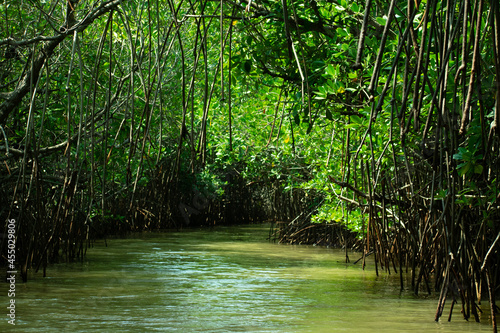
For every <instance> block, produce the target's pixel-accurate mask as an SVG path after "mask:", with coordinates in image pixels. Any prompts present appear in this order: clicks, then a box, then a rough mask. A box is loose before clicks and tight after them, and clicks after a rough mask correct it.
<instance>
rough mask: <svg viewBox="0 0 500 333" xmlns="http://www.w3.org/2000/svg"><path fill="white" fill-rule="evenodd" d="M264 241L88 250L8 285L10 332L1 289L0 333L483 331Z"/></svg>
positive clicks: (186, 241)
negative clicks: (12, 289) (11, 289)
mask: <svg viewBox="0 0 500 333" xmlns="http://www.w3.org/2000/svg"><path fill="white" fill-rule="evenodd" d="M266 236H267V228H266V227H262V226H247V227H227V228H226V227H225V228H217V229H215V230H213V231H211V232H207V230H202V231H189V232H175V233H146V234H140V235H135V236H133V238H129V239H114V240H108V245H109V246H108V247H105V246H104V244H103V243H102V242H100V243H99V244H98V245H97V246H96V247H95V248H93V249H91V250H89V252H88V254H87V258H86V262H85V263H83V264H82V263H77V264H71V265H57V266H55V267H50V269H48V275H49V277H47V278H42V277H41V275H36V276H34V277H32V279H31V281H30V282H29V283H27V284H21V283H18V284H17V293H16V298H15V299H16V319H17V320H16V326H15V327H16V330H12V328H13V327H12V326H10V325H8V324H7V317H6V306H7V305H8V298H7V297H6V295H7V285H6V284H4V283H3V284H1V290H0V292H1V296H0V300H2V304H4V306H2V308H3V309H4V310H3V313H4V314H5V315H2V316H3V317H4V320H2V321H1V322H0V331H1V332H9V331H17V332H154V331H164V332H183V333H184V332H290V333H293V332H469V331H470V332H490V331H491V326H490V325H489V323H488V316H487V315H486V314H484V315H483V317H484V318H483V321H484V323H481V324H477V323H475V322H465V321H464V320H463V319H462V318H461V316H460V313H459V309H458V307H457V308H456V309H455V313H454V320H452V321H451V323H449V322H447V321H446V319H445V320H443V321H442V322H439V323H436V322H434V321H433V318H434V313H435V310H436V300H435V298H425V297H415V296H414V295H413V294H412V293H411V292H404V293H399V291H398V289H399V285H398V283H399V282H398V277H397V276H395V275H390V276H387V275H386V274H383V275H381V276H380V277H378V278H377V277H376V276H375V272H374V271H373V270H372V269H367V270H365V271H363V270H361V267H360V266H359V265H353V264H345V263H343V260H344V258H343V253H341V252H340V251H337V250H331V249H326V248H319V247H312V246H286V245H278V244H272V243H269V242H267V241H266V240H265V238H266ZM351 256H352V258H353V259H357V258H358V257H359V255H358V254H352V255H351ZM483 308H484V309H486V308H487V305H483ZM448 311H449V304H447V308H446V314H445V317H447V316H448Z"/></svg>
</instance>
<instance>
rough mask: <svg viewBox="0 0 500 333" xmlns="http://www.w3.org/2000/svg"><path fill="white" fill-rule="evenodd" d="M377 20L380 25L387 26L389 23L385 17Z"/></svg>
mask: <svg viewBox="0 0 500 333" xmlns="http://www.w3.org/2000/svg"><path fill="white" fill-rule="evenodd" d="M376 20H377V23H378V24H380V25H385V24H386V23H387V18H385V17H377V18H376Z"/></svg>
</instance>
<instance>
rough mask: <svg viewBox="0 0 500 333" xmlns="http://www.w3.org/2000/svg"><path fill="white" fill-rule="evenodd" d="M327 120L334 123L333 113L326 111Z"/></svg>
mask: <svg viewBox="0 0 500 333" xmlns="http://www.w3.org/2000/svg"><path fill="white" fill-rule="evenodd" d="M326 119H328V120H330V121H332V120H333V116H332V113H331V112H330V110H326Z"/></svg>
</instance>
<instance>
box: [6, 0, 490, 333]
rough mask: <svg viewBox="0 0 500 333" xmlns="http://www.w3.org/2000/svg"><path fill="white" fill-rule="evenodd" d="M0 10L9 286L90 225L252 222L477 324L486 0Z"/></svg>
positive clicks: (486, 110)
mask: <svg viewBox="0 0 500 333" xmlns="http://www.w3.org/2000/svg"><path fill="white" fill-rule="evenodd" d="M0 17H1V19H0V221H1V223H0V232H1V233H2V237H1V239H0V247H1V253H2V256H1V262H0V266H2V273H5V272H6V273H5V276H6V281H7V283H9V279H10V278H11V277H12V276H14V272H15V273H16V274H17V283H18V285H17V286H18V289H19V286H20V284H21V283H22V282H26V281H28V279H29V277H30V276H31V275H30V274H34V273H36V272H41V273H40V274H43V276H45V275H49V273H50V270H51V269H52V267H53V266H54V265H57V264H58V263H66V262H67V263H72V262H79V261H83V260H85V257H86V255H87V253H88V250H89V249H90V248H91V247H93V246H94V244H95V242H96V241H97V240H106V239H108V238H109V237H123V236H124V235H131V234H137V233H140V232H144V231H158V230H162V231H165V230H166V232H171V233H173V234H175V233H176V232H179V231H180V230H184V229H190V228H201V227H205V228H206V229H207V230H208V229H210V228H212V227H215V226H234V225H240V224H245V225H249V224H256V223H261V222H265V223H268V224H269V225H270V229H269V235H268V238H269V240H270V241H274V242H277V243H282V244H309V245H316V246H328V247H333V248H340V249H342V251H345V256H344V257H345V258H343V260H344V261H345V262H351V264H352V263H353V262H354V261H356V264H357V265H361V266H362V267H365V266H366V267H367V268H366V269H367V270H369V272H370V274H373V275H376V276H378V275H379V274H390V275H392V276H396V277H397V281H398V284H397V286H394V288H396V289H400V290H401V291H403V290H409V291H410V293H414V294H415V295H421V294H436V295H437V297H436V299H437V301H436V302H435V312H434V313H433V315H431V316H430V318H429V320H430V321H433V320H435V321H439V320H451V319H452V314H453V320H454V321H459V320H464V319H465V320H468V321H471V322H474V321H477V322H479V321H481V320H483V321H484V316H483V317H482V318H481V312H482V311H485V310H486V311H488V313H489V319H488V320H489V323H490V324H491V328H492V330H493V331H494V332H497V317H496V314H498V310H499V307H498V306H497V305H496V304H495V299H496V297H498V296H499V289H500V4H499V2H498V0H390V1H375V0H304V1H300V0H280V1H278V0H143V1H138V0H0ZM202 230H203V229H202ZM110 246H111V247H112V245H110ZM285 248H286V247H285ZM353 250H355V251H356V252H354V253H357V254H356V256H355V257H354V256H353V255H352V254H351V253H353V252H350V251H353ZM358 258H359V259H358ZM90 265H92V262H90ZM11 285H12V284H11ZM28 285H29V282H28ZM11 290H12V289H11ZM3 296H6V295H3ZM9 297H10V296H9ZM381 297H383V296H381ZM11 302H12V299H11ZM4 303H5V306H9V303H8V301H7V302H4ZM2 304H3V303H2ZM2 308H4V307H3V305H2ZM5 311H6V310H4V312H5ZM19 311H21V310H19ZM441 317H443V318H441Z"/></svg>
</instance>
